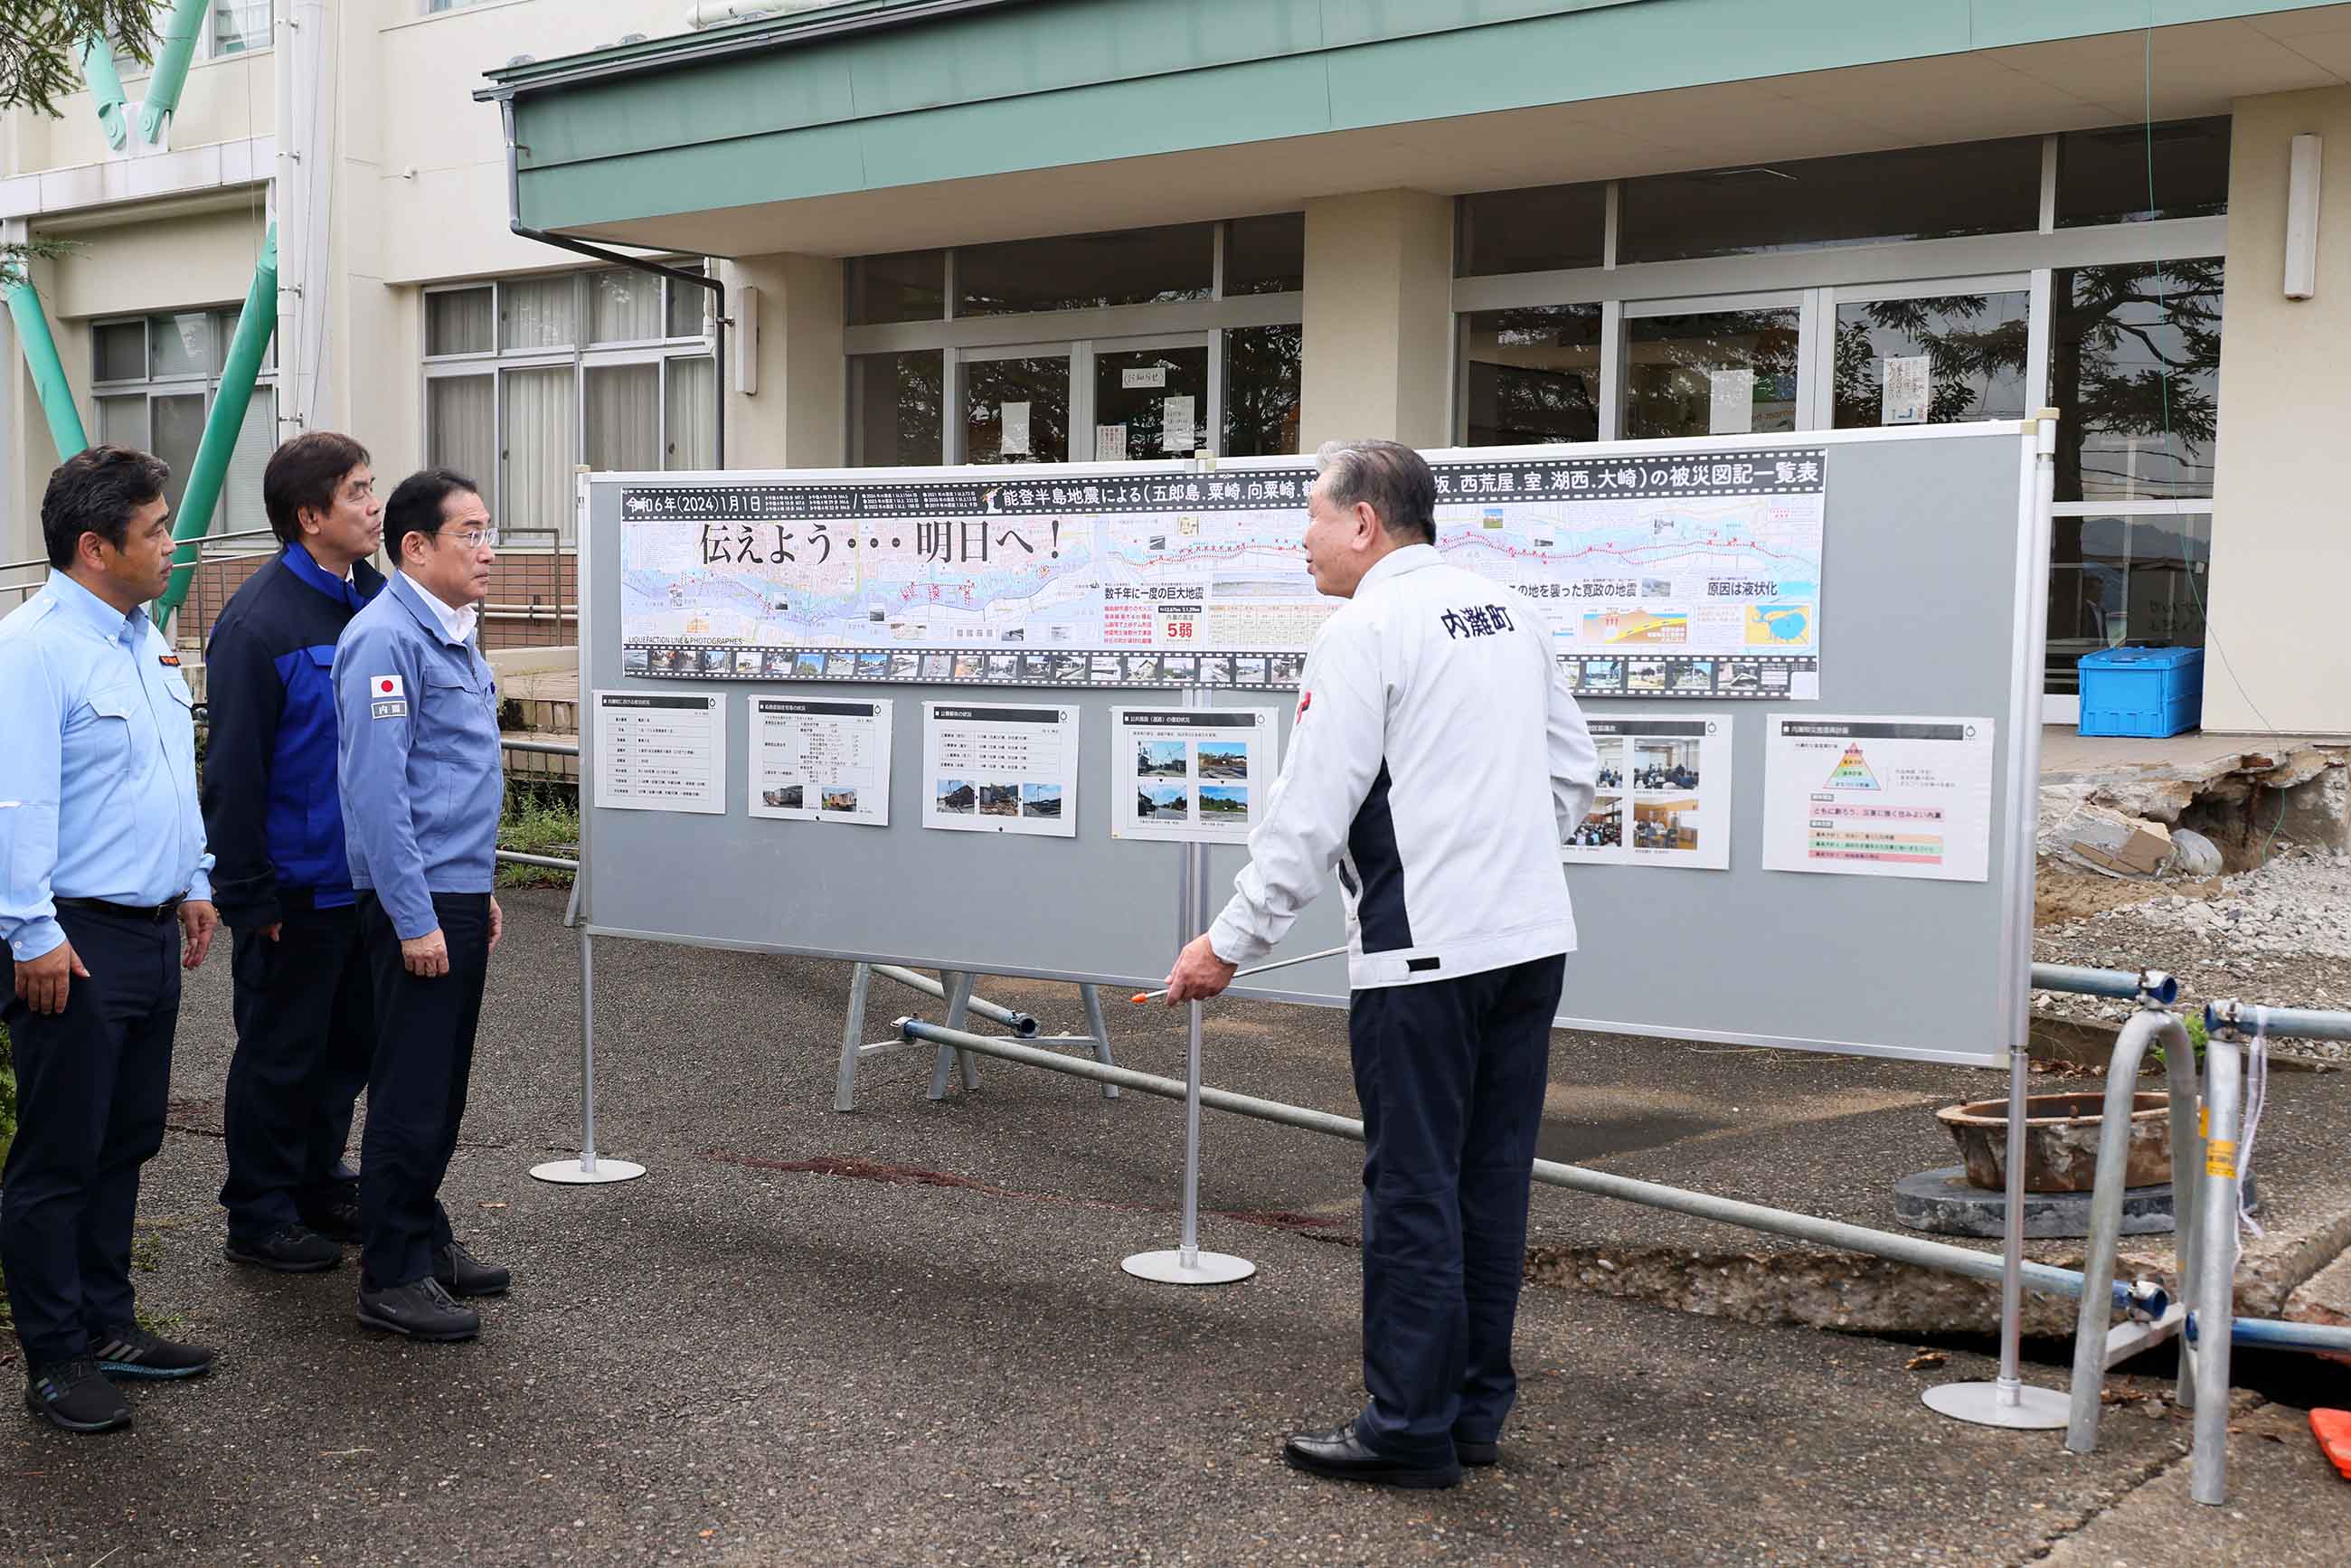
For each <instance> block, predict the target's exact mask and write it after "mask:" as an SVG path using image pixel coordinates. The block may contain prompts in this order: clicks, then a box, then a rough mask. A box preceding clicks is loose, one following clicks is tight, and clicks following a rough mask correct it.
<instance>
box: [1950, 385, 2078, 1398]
mask: <svg viewBox="0 0 2351 1568" xmlns="http://www.w3.org/2000/svg"><path fill="white" fill-rule="evenodd" d="M2020 434H2021V435H2022V443H2021V444H2022V451H2021V452H2020V454H2019V463H2018V475H2017V536H2016V576H2015V590H2014V592H2013V594H2012V596H2011V599H2012V604H2013V610H2014V613H2015V616H2016V620H2015V622H2014V623H2013V626H2014V629H2013V632H2012V638H2013V641H2012V643H2011V654H2010V666H2009V679H2010V686H2009V703H2008V715H2007V723H2008V725H2009V737H2008V776H2007V780H2006V784H2007V787H2006V789H2004V790H2003V791H2002V793H2003V794H2005V796H2006V797H2007V802H2006V803H2007V808H2008V839H2007V841H2006V843H2005V845H2004V848H2005V849H2006V850H2007V852H2008V858H2007V868H2006V870H2007V889H2006V892H2007V898H2006V900H2005V904H2004V907H2003V909H2002V911H2001V1002H2002V1004H2003V1006H2002V1011H2003V1013H2004V1014H2005V1015H2006V1017H2005V1021H2006V1023H2007V1025H2008V1034H2009V1040H2010V1044H2009V1052H2008V1192H2007V1197H2008V1206H2007V1207H2008V1212H2007V1226H2006V1231H2005V1235H2004V1238H2003V1244H2002V1248H2001V1285H2000V1376H1999V1380H1998V1381H1997V1382H1994V1383H1989V1384H1987V1383H1946V1384H1940V1385H1937V1386H1935V1387H1933V1388H1929V1389H1928V1390H1927V1391H1926V1394H1925V1396H1924V1398H1925V1401H1926V1404H1927V1406H1928V1408H1930V1409H1933V1410H1937V1411H1939V1412H1941V1413H1942V1414H1943V1415H1946V1416H1951V1417H1953V1418H1954V1419H1957V1420H1960V1421H1969V1422H1972V1423H1974V1424H1975V1425H1977V1426H1980V1427H2010V1428H2011V1429H2015V1430H2020V1431H2044V1430H2051V1429H2053V1428H2056V1427H2064V1425H2065V1424H2066V1421H2067V1418H2068V1413H2069V1401H2068V1399H2067V1398H2066V1396H2064V1395H2063V1394H2059V1393H2057V1392H2056V1391H2055V1390H2053V1389H2048V1388H2038V1387H2029V1386H2027V1385H2025V1383H2024V1381H2023V1378H2022V1367H2021V1361H2022V1345H2023V1338H2024V1149H2025V1136H2024V1134H2025V1100H2026V1094H2025V1083H2026V1073H2027V1071H2029V1069H2030V1066H2031V1055H2030V1051H2029V1047H2030V1044H2031V1040H2032V876H2033V853H2034V840H2035V830H2034V827H2033V822H2034V817H2035V814H2037V812H2038V810H2039V801H2040V798H2041V790H2040V775H2041V688H2042V685H2043V665H2044V662H2045V656H2046V647H2045V644H2044V643H2043V637H2044V635H2045V634H2046V628H2047V626H2048V623H2049V530H2050V525H2049V516H2050V512H2049V508H2050V503H2051V501H2052V499H2053V497H2054V495H2055V488H2056V461H2057V419H2056V413H2055V412H2054V411H2053V410H2050V409H2043V410H2042V411H2041V412H2040V413H2039V414H2037V415H2036V416H2034V417H2033V418H2032V419H2029V420H2026V421H2025V422H2024V423H2023V426H2022V430H2021V431H2020Z"/></svg>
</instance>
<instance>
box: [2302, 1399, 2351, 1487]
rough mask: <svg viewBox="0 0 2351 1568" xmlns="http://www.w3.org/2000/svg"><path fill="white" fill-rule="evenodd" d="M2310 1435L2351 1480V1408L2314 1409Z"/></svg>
mask: <svg viewBox="0 0 2351 1568" xmlns="http://www.w3.org/2000/svg"><path fill="white" fill-rule="evenodd" d="M2310 1435H2311V1436H2312V1437H2315V1438H2317V1439H2318V1451H2319V1452H2320V1453H2322V1454H2325V1456H2326V1458H2327V1459H2328V1460H2329V1461H2330V1462H2331V1463H2333V1465H2334V1466H2335V1469H2336V1470H2337V1471H2339V1472H2340V1473H2341V1474H2342V1476H2343V1479H2346V1480H2351V1410H2313V1411H2312V1412H2311V1413H2310Z"/></svg>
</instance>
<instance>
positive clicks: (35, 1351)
mask: <svg viewBox="0 0 2351 1568" xmlns="http://www.w3.org/2000/svg"><path fill="white" fill-rule="evenodd" d="M57 924H58V925H62V926H64V927H65V933H66V940H67V941H68V943H70V944H72V946H73V950H74V952H75V953H76V955H78V956H79V957H80V959H81V962H82V967H84V968H86V969H88V970H89V978H88V979H86V980H85V979H81V978H78V977H77V978H75V979H74V980H73V982H72V985H71V987H70V988H69V989H68V992H67V994H66V1008H65V1011H63V1012H61V1013H56V1014H41V1013H37V1012H35V1011H33V1010H32V1009H30V1008H28V1007H26V1005H25V1004H24V1003H23V1002H22V1001H20V1000H18V999H17V998H16V992H15V988H14V985H13V983H12V985H11V987H10V989H9V994H8V999H7V1002H6V1005H5V1008H0V1021H5V1022H6V1024H7V1026H8V1038H9V1042H10V1044H11V1046H12V1047H13V1048H14V1050H15V1052H16V1143H15V1144H14V1145H11V1146H10V1148H9V1150H8V1163H7V1166H6V1168H5V1171H0V1269H5V1270H6V1271H7V1275H8V1305H9V1307H10V1309H11V1310H12V1311H14V1312H15V1313H16V1338H17V1340H18V1341H19V1342H20V1343H22V1344H23V1345H24V1347H25V1360H26V1364H28V1365H29V1366H42V1365H47V1364H50V1363H53V1362H59V1361H67V1360H70V1359H72V1358H73V1357H75V1356H78V1355H81V1354H86V1353H87V1351H88V1350H89V1346H91V1345H93V1344H96V1343H102V1336H103V1334H104V1333H105V1332H106V1331H107V1330H108V1329H110V1328H113V1327H115V1326H117V1325H119V1324H122V1323H127V1322H131V1321H132V1312H131V1219H132V1218H133V1216H134V1215H135V1214H136V1213H137V1210H138V1207H139V1167H140V1166H142V1165H144V1164H146V1163H147V1161H148V1160H149V1159H151V1158H152V1157H153V1155H154V1154H155V1152H156V1151H157V1150H158V1149H161V1148H162V1146H163V1107H164V1102H165V1100H166V1097H167V1096H168V1094H169V1092H170V1090H171V1082H172V1030H173V1029H174V1028H175V1027H176V1026H177V1025H178V1023H179V1018H180V926H179V923H178V922H177V921H175V920H162V921H146V920H137V919H131V918H125V917H120V916H116V915H102V914H98V913H95V912H91V911H85V910H74V909H68V910H61V911H59V912H58V915H57Z"/></svg>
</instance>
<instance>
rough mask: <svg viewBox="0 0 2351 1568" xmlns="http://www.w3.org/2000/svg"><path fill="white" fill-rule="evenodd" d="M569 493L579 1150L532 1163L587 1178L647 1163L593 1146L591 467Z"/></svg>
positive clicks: (574, 1180) (563, 1179) (621, 1174)
mask: <svg viewBox="0 0 2351 1568" xmlns="http://www.w3.org/2000/svg"><path fill="white" fill-rule="evenodd" d="M573 483H574V484H575V485H576V486H578V488H577V489H576V490H575V491H574V492H573V495H572V509H573V517H574V518H575V519H576V522H577V532H576V535H575V537H576V538H578V539H579V540H580V565H579V572H580V584H579V597H580V697H581V699H582V700H581V701H580V771H579V779H580V869H579V870H577V871H575V872H574V873H572V875H571V902H570V904H569V907H568V908H567V909H566V910H565V911H564V920H565V922H566V923H567V924H569V925H573V926H574V927H575V928H576V929H577V930H578V932H579V934H580V1157H579V1158H578V1159H576V1160H549V1161H547V1162H546V1163H544V1164H542V1165H536V1166H531V1168H530V1174H531V1175H532V1176H536V1177H537V1178H538V1179H539V1180H540V1181H546V1182H556V1183H559V1184H561V1185H564V1186H599V1185H602V1184H605V1183H610V1182H618V1181H633V1180H634V1179H636V1178H637V1177H638V1176H643V1175H644V1174H645V1167H644V1166H641V1165H637V1164H635V1163H634V1162H632V1161H630V1160H608V1159H600V1158H598V1157H597V1154H596V946H595V936H594V928H593V926H592V925H591V922H592V921H593V919H594V917H595V916H594V889H593V887H592V885H591V883H590V870H589V868H590V866H592V865H594V863H595V859H596V857H595V847H596V840H595V831H596V827H595V823H596V792H595V760H594V759H595V756H596V675H597V674H598V671H597V668H596V663H595V652H596V623H595V592H594V578H593V575H592V569H591V566H590V562H591V561H592V559H594V556H595V553H596V549H597V546H598V540H597V538H596V532H595V527H594V508H593V507H592V505H591V486H590V485H589V483H588V470H587V469H585V468H581V469H579V470H578V471H577V472H576V474H575V476H574V479H573Z"/></svg>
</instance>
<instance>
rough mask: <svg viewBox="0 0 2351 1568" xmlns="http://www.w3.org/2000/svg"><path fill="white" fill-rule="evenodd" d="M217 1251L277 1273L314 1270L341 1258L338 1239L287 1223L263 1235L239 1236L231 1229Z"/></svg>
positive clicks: (335, 1265)
mask: <svg viewBox="0 0 2351 1568" xmlns="http://www.w3.org/2000/svg"><path fill="white" fill-rule="evenodd" d="M221 1253H222V1255H223V1256H224V1257H225V1258H226V1259H227V1260H229V1261H230V1262H232V1263H246V1264H250V1265H251V1266H252V1267H254V1268H256V1269H274V1270H277V1272H278V1273H280V1274H317V1273H320V1272H322V1271H324V1270H329V1269H333V1268H338V1267H340V1265H341V1263H342V1261H343V1249H342V1247H341V1246H340V1244H339V1243H337V1242H333V1241H329V1239H327V1238H325V1237H323V1236H321V1235H319V1233H318V1232H317V1231H315V1230H312V1229H310V1228H308V1227H307V1226H301V1225H288V1226H286V1227H284V1228H281V1229H277V1230H273V1231H271V1232H270V1233H269V1234H268V1235H266V1236H239V1235H238V1234H237V1233H236V1232H235V1231H234V1230H232V1231H230V1232H229V1233H228V1244H227V1245H226V1246H225V1247H223V1248H222V1249H221Z"/></svg>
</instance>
